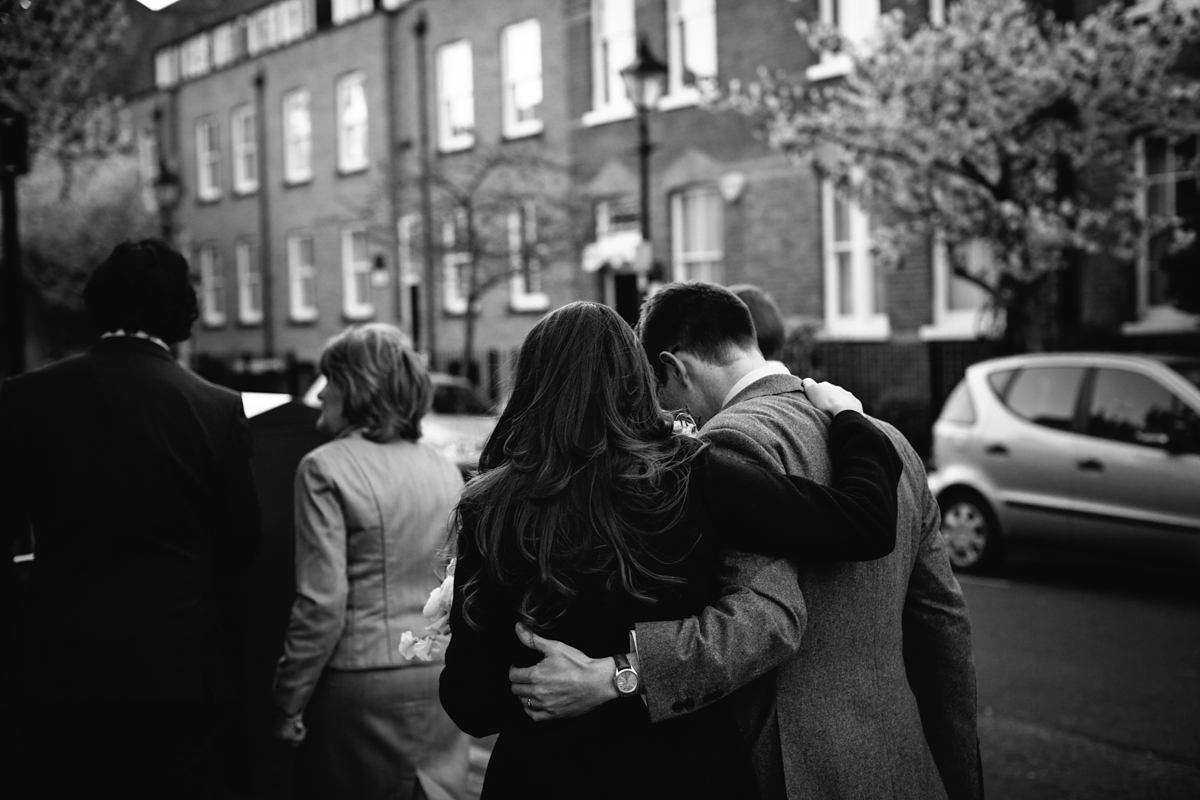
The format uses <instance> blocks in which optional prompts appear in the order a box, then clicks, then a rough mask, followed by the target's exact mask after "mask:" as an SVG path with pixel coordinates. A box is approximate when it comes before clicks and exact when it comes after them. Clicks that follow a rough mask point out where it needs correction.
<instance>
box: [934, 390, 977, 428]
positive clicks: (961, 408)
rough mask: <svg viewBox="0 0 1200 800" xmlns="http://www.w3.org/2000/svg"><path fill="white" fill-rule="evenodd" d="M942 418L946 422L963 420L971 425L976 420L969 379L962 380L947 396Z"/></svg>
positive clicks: (962, 421)
mask: <svg viewBox="0 0 1200 800" xmlns="http://www.w3.org/2000/svg"><path fill="white" fill-rule="evenodd" d="M941 419H943V420H945V421H946V422H961V423H963V424H965V425H970V424H971V423H973V422H975V404H974V403H972V402H971V393H970V392H969V391H968V390H967V381H966V380H965V379H964V380H961V381H959V382H958V386H955V387H954V391H953V392H951V393H950V396H949V397H947V398H946V404H945V405H944V406H942V414H941Z"/></svg>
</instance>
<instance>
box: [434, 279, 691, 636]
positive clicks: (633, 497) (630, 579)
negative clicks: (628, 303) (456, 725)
mask: <svg viewBox="0 0 1200 800" xmlns="http://www.w3.org/2000/svg"><path fill="white" fill-rule="evenodd" d="M656 390H657V385H656V383H655V380H654V377H653V372H652V371H651V369H650V364H649V362H648V361H647V360H646V355H645V353H644V352H643V350H642V348H641V346H640V345H639V344H638V342H637V339H636V337H635V336H634V333H633V330H632V329H631V328H630V327H629V325H628V324H627V323H626V322H625V321H624V320H623V319H621V318H620V317H619V316H617V314H616V312H615V311H613V310H612V309H611V308H608V307H607V306H604V305H600V304H598V303H586V302H577V303H571V304H570V305H566V306H563V307H562V308H559V309H557V310H555V311H553V312H551V313H550V314H548V315H547V316H545V317H544V318H543V319H542V320H541V321H539V322H538V323H537V325H535V326H534V327H533V329H532V330H531V331H530V332H529V335H528V336H527V337H526V338H525V341H524V343H523V344H522V346H521V350H520V353H519V354H518V356H517V364H516V370H515V376H514V382H513V390H512V395H511V397H510V398H509V402H508V406H507V407H506V408H505V411H504V413H503V414H502V415H501V417H500V420H499V421H498V423H497V425H496V429H495V431H494V432H493V434H492V436H491V437H490V438H489V439H488V442H487V444H486V446H485V447H484V450H483V454H482V456H481V458H480V470H481V474H480V476H479V477H477V478H476V479H475V480H473V481H471V482H470V483H469V484H468V485H467V487H466V488H465V489H464V491H463V497H462V501H461V502H460V504H459V507H458V512H457V525H458V529H459V536H460V537H470V541H463V542H461V543H460V546H459V550H460V552H464V551H474V552H477V553H479V554H480V556H481V557H482V568H481V569H480V570H479V571H478V572H477V573H476V574H475V575H473V576H472V577H471V578H470V579H469V580H467V581H465V582H464V584H463V586H462V593H463V616H464V618H465V619H466V621H467V623H468V624H470V625H471V626H472V627H478V619H477V615H476V614H474V613H473V612H474V611H475V610H476V609H477V608H479V607H482V606H481V605H480V604H481V603H484V602H486V601H485V597H486V595H488V594H490V593H491V590H493V589H497V588H501V589H508V590H511V591H512V593H513V594H515V595H516V596H517V597H518V598H519V601H518V608H517V616H518V618H519V619H520V620H521V621H522V622H524V623H525V624H526V625H528V626H529V627H530V628H532V629H534V630H540V631H544V630H547V629H548V627H549V626H550V625H552V624H553V623H554V621H555V620H557V619H559V618H560V617H561V616H562V615H563V613H564V612H565V611H566V610H567V608H568V607H569V605H570V604H571V601H572V600H573V599H574V598H577V597H578V596H579V595H580V592H581V590H582V589H583V587H584V585H585V584H588V585H593V586H594V585H595V582H596V581H603V585H604V586H605V587H606V589H607V591H609V592H613V593H615V592H623V593H625V594H626V595H628V596H631V597H633V598H636V599H639V600H643V601H649V602H654V601H655V599H656V597H655V590H656V589H660V588H662V587H664V586H667V585H670V584H679V583H682V581H681V580H680V579H678V578H675V577H673V576H672V575H670V574H669V571H667V570H665V569H664V567H666V566H668V565H669V562H670V561H672V560H674V559H676V558H678V557H681V555H682V554H680V553H675V554H671V553H669V552H666V550H665V548H661V547H656V544H657V541H656V539H657V536H658V534H660V533H662V532H663V531H666V530H667V529H669V528H671V527H672V526H674V525H676V524H677V523H678V522H679V521H680V519H681V518H682V515H683V513H684V508H685V505H684V501H685V500H686V493H687V484H688V475H689V473H690V464H691V461H692V459H693V458H694V457H695V456H696V454H697V453H699V452H700V450H701V449H703V446H702V445H701V444H700V443H699V442H698V441H696V440H695V439H691V438H688V437H683V436H675V435H673V424H674V419H673V417H672V416H671V415H670V414H667V413H665V412H664V411H663V410H662V408H661V407H660V406H659V404H658V399H657V391H656ZM506 594H507V592H506Z"/></svg>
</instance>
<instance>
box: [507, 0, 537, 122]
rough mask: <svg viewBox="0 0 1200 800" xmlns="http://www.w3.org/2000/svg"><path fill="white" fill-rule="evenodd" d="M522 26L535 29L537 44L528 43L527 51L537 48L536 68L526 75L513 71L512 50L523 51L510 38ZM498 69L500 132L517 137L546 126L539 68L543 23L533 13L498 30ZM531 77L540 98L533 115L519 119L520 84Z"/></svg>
mask: <svg viewBox="0 0 1200 800" xmlns="http://www.w3.org/2000/svg"><path fill="white" fill-rule="evenodd" d="M522 29H529V30H532V31H534V32H535V33H534V34H533V35H534V36H536V38H537V48H536V49H533V48H532V47H531V48H530V50H529V51H528V52H536V61H537V69H536V71H531V73H530V74H529V75H525V76H520V75H514V74H513V72H514V69H513V53H514V52H526V51H524V50H522V49H521V48H520V47H517V48H516V50H515V51H514V47H513V44H512V41H511V40H512V39H513V38H514V37H516V36H519V35H520V33H521V32H522ZM531 63H532V61H531ZM533 72H536V77H534V74H533ZM500 73H501V77H500V85H501V100H500V102H501V106H502V132H503V134H504V138H506V139H519V138H522V137H525V136H534V135H536V134H539V133H541V132H542V130H543V129H544V127H545V122H544V121H543V120H542V115H541V105H542V103H543V102H545V84H544V78H543V75H544V73H543V70H542V23H541V21H540V20H538V19H537V18H536V17H531V18H530V19H525V20H521V21H520V22H514V23H512V24H510V25H506V26H504V27H503V28H502V29H501V30H500ZM534 80H536V81H537V95H538V98H539V99H538V102H537V103H536V104H535V109H536V112H535V116H533V117H530V118H528V119H519V118H518V117H519V111H520V109H518V108H517V103H516V97H517V94H518V93H519V86H521V85H524V84H525V83H526V82H529V83H532V81H534Z"/></svg>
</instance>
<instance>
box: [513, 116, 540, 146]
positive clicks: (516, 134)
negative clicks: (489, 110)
mask: <svg viewBox="0 0 1200 800" xmlns="http://www.w3.org/2000/svg"><path fill="white" fill-rule="evenodd" d="M535 123H536V124H535ZM545 129H546V125H545V123H543V122H542V121H541V120H540V119H537V120H533V121H532V122H527V123H525V124H523V125H513V126H512V127H511V128H509V129H507V130H505V131H504V139H503V141H506V142H515V141H518V140H520V139H528V138H530V137H531V136H540V135H541V134H542V132H543V131H544V130H545Z"/></svg>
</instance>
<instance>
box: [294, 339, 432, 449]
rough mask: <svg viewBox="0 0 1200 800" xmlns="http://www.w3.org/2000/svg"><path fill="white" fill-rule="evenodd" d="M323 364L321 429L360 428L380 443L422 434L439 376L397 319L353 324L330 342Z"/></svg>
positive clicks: (416, 436) (319, 423)
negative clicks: (433, 376) (431, 371)
mask: <svg viewBox="0 0 1200 800" xmlns="http://www.w3.org/2000/svg"><path fill="white" fill-rule="evenodd" d="M320 370H321V374H322V375H324V376H325V379H326V381H327V383H326V384H325V388H324V389H323V390H322V391H321V394H320V395H319V397H320V399H321V418H320V419H318V420H317V427H318V428H320V429H321V430H323V431H325V432H326V433H329V434H331V435H334V436H336V435H338V434H340V433H342V432H343V431H345V430H346V429H348V428H357V429H359V430H361V431H362V435H363V437H364V438H366V439H369V440H370V441H373V442H380V443H383V442H390V441H393V440H395V439H407V440H409V441H412V442H415V441H416V440H417V439H419V438H420V437H421V418H422V417H424V416H425V414H426V413H428V411H429V407H430V405H432V403H433V382H432V381H431V379H430V377H429V371H428V370H427V369H426V368H425V363H424V361H423V360H422V359H421V356H419V355H418V354H417V353H416V352H415V351H414V350H413V349H412V344H411V343H410V342H409V339H408V336H406V335H405V334H404V332H403V331H401V330H400V329H399V328H397V327H396V326H395V325H388V324H387V323H384V322H375V323H371V324H370V325H362V326H359V327H356V328H347V329H346V330H344V331H342V332H341V333H339V334H338V335H337V336H334V337H333V338H332V339H330V340H329V342H328V343H327V344H326V345H325V349H324V350H323V351H322V352H321V360H320Z"/></svg>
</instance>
